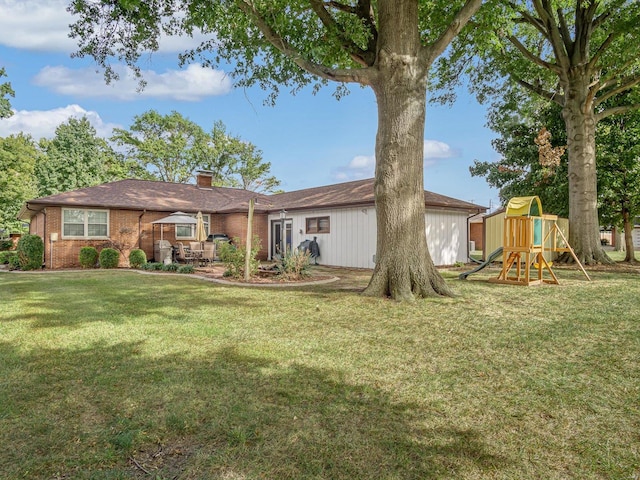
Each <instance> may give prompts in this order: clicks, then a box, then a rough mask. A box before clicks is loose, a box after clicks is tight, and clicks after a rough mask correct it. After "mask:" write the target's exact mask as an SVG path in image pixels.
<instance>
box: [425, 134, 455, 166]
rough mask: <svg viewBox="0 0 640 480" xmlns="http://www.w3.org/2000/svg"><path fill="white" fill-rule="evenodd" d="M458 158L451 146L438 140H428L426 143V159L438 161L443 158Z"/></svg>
mask: <svg viewBox="0 0 640 480" xmlns="http://www.w3.org/2000/svg"><path fill="white" fill-rule="evenodd" d="M454 156H456V153H455V152H454V151H453V150H452V149H451V147H450V146H449V145H447V144H446V143H444V142H440V141H438V140H426V139H425V141H424V159H425V161H427V160H436V159H441V158H451V157H454Z"/></svg>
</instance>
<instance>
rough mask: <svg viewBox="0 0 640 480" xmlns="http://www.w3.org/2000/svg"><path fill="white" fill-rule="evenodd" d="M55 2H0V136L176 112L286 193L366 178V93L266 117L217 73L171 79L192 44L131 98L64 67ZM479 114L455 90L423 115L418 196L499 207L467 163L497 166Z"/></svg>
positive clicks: (371, 126)
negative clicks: (246, 153) (5, 99)
mask: <svg viewBox="0 0 640 480" xmlns="http://www.w3.org/2000/svg"><path fill="white" fill-rule="evenodd" d="M66 3H67V2H66V1H65V0H0V32H2V34H1V35H0V66H4V67H5V68H6V70H7V75H8V77H7V78H6V79H5V80H8V81H10V82H11V84H12V87H13V89H14V90H15V92H16V96H15V98H14V99H12V100H11V102H12V107H13V109H14V111H15V113H14V115H13V117H11V118H9V119H4V120H0V136H1V137H4V136H7V135H10V134H12V133H17V132H20V131H23V132H26V133H30V134H31V135H32V136H33V137H34V138H36V139H38V138H41V137H51V136H52V135H53V133H54V131H55V128H56V126H57V125H59V124H60V123H62V122H65V121H66V120H67V119H68V117H69V116H77V117H78V116H82V115H85V116H87V117H88V118H89V120H90V121H91V122H92V124H93V125H94V127H95V128H96V130H97V131H98V133H99V134H100V135H101V136H103V137H109V136H110V135H111V129H112V128H113V127H120V128H128V127H129V126H130V125H131V123H132V121H133V117H134V116H135V115H139V114H141V113H143V112H145V111H147V110H150V109H155V110H158V111H159V112H161V113H163V114H164V113H169V112H171V111H172V110H175V111H177V112H179V113H180V114H182V115H183V116H185V117H187V118H189V119H190V120H192V121H194V122H196V123H198V124H199V125H201V126H202V127H203V128H205V129H206V130H210V129H211V128H212V126H213V124H214V122H215V121H217V120H221V121H222V122H223V123H224V124H225V125H226V126H227V131H228V132H229V133H231V134H233V135H234V136H238V137H241V138H242V139H243V140H246V141H249V142H251V143H253V144H254V145H256V146H257V147H258V148H259V149H261V150H262V152H263V154H264V159H265V161H268V162H271V170H272V173H273V174H274V175H275V176H276V177H277V178H278V179H280V180H281V181H282V188H283V189H284V190H286V191H290V190H298V189H301V188H308V187H315V186H321V185H327V184H331V183H337V182H343V181H348V180H357V179H361V178H369V177H372V176H373V162H374V146H375V136H376V128H377V112H376V104H375V98H374V95H373V93H372V92H371V90H370V89H363V88H360V87H357V86H353V87H351V94H350V95H348V96H346V97H344V98H342V99H341V100H340V101H337V100H335V99H334V98H333V97H332V95H331V93H332V92H333V89H332V86H329V87H328V88H325V89H324V90H322V91H321V92H320V93H318V94H316V95H313V94H312V93H311V91H310V89H306V90H304V91H302V92H299V93H298V94H297V95H295V96H292V95H290V94H289V93H288V92H286V91H285V90H283V91H282V92H281V94H280V97H279V98H278V101H277V104H276V106H275V107H270V106H264V105H263V100H264V99H265V98H266V96H267V93H266V92H264V91H262V90H260V89H259V88H255V89H247V90H244V89H234V88H233V85H232V83H231V80H230V78H229V77H228V76H226V75H225V72H224V71H223V70H217V71H214V70H211V69H203V68H201V67H200V66H199V65H190V66H188V67H185V68H182V69H180V68H179V67H178V62H177V53H179V52H181V51H183V50H184V49H185V47H187V46H189V45H193V44H194V40H193V39H187V38H171V39H167V40H166V41H164V42H162V44H161V51H160V52H158V53H155V54H153V55H152V56H150V57H148V58H145V59H144V61H143V62H142V63H141V64H140V66H141V68H142V69H143V71H144V75H145V79H146V80H147V82H148V86H147V88H146V89H145V90H144V91H143V92H142V93H138V92H136V81H135V80H133V79H127V78H126V77H127V75H126V71H123V73H124V74H123V75H122V77H123V79H124V80H123V81H121V82H119V83H118V84H115V85H109V86H107V85H106V84H105V83H104V80H103V77H102V73H100V72H96V67H95V65H94V64H93V63H92V61H91V60H90V59H72V58H71V57H70V53H71V52H73V51H74V50H75V44H74V41H73V40H71V39H69V38H68V37H67V34H68V25H69V23H71V22H72V17H71V16H70V15H69V14H68V13H67V12H66V10H65V6H66ZM485 115H486V109H485V108H484V107H483V106H480V105H478V103H477V102H476V101H475V100H474V99H473V98H472V97H470V96H469V95H467V94H466V93H465V92H464V91H461V92H459V95H458V100H457V102H456V103H455V104H454V105H453V106H432V105H430V106H429V107H428V108H427V123H426V129H425V188H426V189H427V190H431V191H433V192H436V193H440V194H443V195H448V196H451V197H455V198H459V199H462V200H467V201H473V202H474V203H477V204H479V205H484V206H487V207H488V206H493V207H495V206H496V205H497V203H498V193H497V191H496V190H494V189H491V188H489V186H488V185H487V183H486V182H485V180H484V179H483V178H473V177H471V175H470V174H469V166H470V165H471V164H472V163H473V160H474V159H478V160H496V159H497V158H498V154H497V153H496V152H495V151H494V150H493V149H492V147H491V139H492V138H493V137H494V134H493V132H491V131H490V130H489V129H487V128H486V127H485V123H486V118H485Z"/></svg>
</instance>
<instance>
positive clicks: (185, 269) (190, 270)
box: [178, 265, 196, 273]
mask: <svg viewBox="0 0 640 480" xmlns="http://www.w3.org/2000/svg"><path fill="white" fill-rule="evenodd" d="M195 271H196V269H195V268H194V267H193V265H180V266H179V267H178V273H193V272H195Z"/></svg>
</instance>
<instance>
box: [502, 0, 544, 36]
mask: <svg viewBox="0 0 640 480" xmlns="http://www.w3.org/2000/svg"><path fill="white" fill-rule="evenodd" d="M509 6H510V7H511V8H512V9H513V10H515V11H516V12H517V13H518V15H521V16H522V18H521V19H520V20H519V22H521V23H528V24H529V25H532V26H533V27H535V28H536V30H538V31H539V32H540V33H541V34H542V36H543V37H544V38H546V39H548V40H551V39H550V38H549V32H548V31H547V30H546V29H545V26H544V23H543V22H542V20H540V19H539V18H536V17H534V16H533V15H531V14H530V13H529V12H528V11H526V10H521V9H520V7H519V6H518V5H516V4H515V3H513V2H509ZM516 21H518V20H516Z"/></svg>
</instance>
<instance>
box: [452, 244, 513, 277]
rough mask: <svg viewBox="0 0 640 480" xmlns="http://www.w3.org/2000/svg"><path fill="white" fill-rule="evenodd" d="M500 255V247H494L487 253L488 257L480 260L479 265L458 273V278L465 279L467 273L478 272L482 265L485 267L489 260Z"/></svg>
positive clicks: (491, 260)
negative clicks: (482, 260)
mask: <svg viewBox="0 0 640 480" xmlns="http://www.w3.org/2000/svg"><path fill="white" fill-rule="evenodd" d="M500 255H502V247H498V248H496V249H495V250H494V251H493V252H491V253H490V254H489V258H487V259H486V260H485V261H484V262H482V263H481V264H480V265H478V266H477V267H476V268H474V269H473V270H469V271H468V272H464V273H461V274H460V275H458V278H459V279H460V280H466V279H467V277H468V276H469V275H471V274H472V273H476V272H479V271H480V270H482V269H483V268H484V267H486V266H487V265H489V264H490V263H491V262H493V261H494V260H495V259H496V258H498V257H499V256H500Z"/></svg>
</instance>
